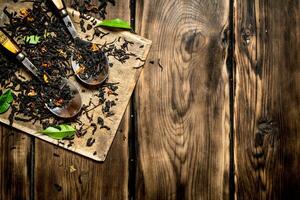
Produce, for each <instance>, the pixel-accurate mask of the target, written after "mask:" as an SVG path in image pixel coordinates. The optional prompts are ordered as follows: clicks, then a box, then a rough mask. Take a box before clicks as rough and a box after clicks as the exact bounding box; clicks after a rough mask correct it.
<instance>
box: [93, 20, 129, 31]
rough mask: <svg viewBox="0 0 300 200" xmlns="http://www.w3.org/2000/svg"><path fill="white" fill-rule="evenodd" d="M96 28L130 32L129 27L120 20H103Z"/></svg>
mask: <svg viewBox="0 0 300 200" xmlns="http://www.w3.org/2000/svg"><path fill="white" fill-rule="evenodd" d="M96 26H104V27H109V28H122V29H129V30H131V26H130V24H129V23H128V22H126V21H123V20H122V19H118V18H117V19H111V20H103V21H101V22H99V23H98V24H97V25H96Z"/></svg>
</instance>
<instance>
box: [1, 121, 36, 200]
mask: <svg viewBox="0 0 300 200" xmlns="http://www.w3.org/2000/svg"><path fill="white" fill-rule="evenodd" d="M30 142H31V139H30V137H29V136H27V135H26V134H25V133H21V132H19V131H16V130H14V129H12V128H9V127H7V126H6V125H0V152H1V156H0V199H24V200H25V199H29V198H30V176H31V154H30Z"/></svg>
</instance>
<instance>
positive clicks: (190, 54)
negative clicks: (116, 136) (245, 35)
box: [135, 0, 229, 199]
mask: <svg viewBox="0 0 300 200" xmlns="http://www.w3.org/2000/svg"><path fill="white" fill-rule="evenodd" d="M228 18H229V1H228V0H221V1H209V0H207V1H206V0H202V1H197V0H169V1H161V0H152V1H143V0H138V1H137V30H138V33H139V34H141V35H142V36H145V37H147V38H149V39H151V40H153V44H154V45H153V47H152V51H151V53H150V56H149V60H150V61H151V60H153V61H155V64H153V65H152V64H147V65H146V66H145V69H144V71H143V73H142V75H141V78H140V81H139V83H138V86H137V92H136V108H135V109H136V111H137V131H138V133H137V134H138V143H139V152H138V153H139V157H138V159H139V163H138V174H137V183H136V187H137V189H136V191H137V199H227V198H228V197H229V194H228V192H229V191H228V188H229V187H228V171H229V94H228V91H229V89H228V83H229V82H228V75H227V69H226V56H227V48H228V44H227V43H226V41H227V37H226V33H227V27H228ZM159 59H160V63H161V65H162V66H163V70H161V68H160V67H159V64H158V60H159Z"/></svg>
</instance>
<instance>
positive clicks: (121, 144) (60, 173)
mask: <svg viewBox="0 0 300 200" xmlns="http://www.w3.org/2000/svg"><path fill="white" fill-rule="evenodd" d="M128 10H129V1H120V2H117V5H116V6H115V7H110V8H109V16H108V17H109V18H113V17H119V18H123V19H125V20H128V21H129V20H130V12H128ZM125 11H126V12H125ZM129 132H130V108H128V109H127V111H126V113H125V115H124V117H123V120H122V122H121V125H120V128H119V130H118V133H117V135H116V138H115V140H114V143H113V145H112V148H111V150H110V152H109V155H108V157H107V159H106V161H105V162H104V163H98V162H93V161H91V160H89V159H86V158H83V157H80V156H78V155H75V154H73V153H70V152H67V151H65V150H62V149H60V148H56V147H54V146H53V145H49V144H48V143H46V142H43V141H37V142H36V157H35V162H36V164H35V172H36V173H35V199H47V198H48V197H49V196H51V198H52V199H66V200H69V199H74V200H75V199H79V200H81V199H85V200H89V199H91V200H97V199H127V198H128V197H127V195H128V185H127V183H128V158H129V156H128V145H127V144H128V135H129ZM57 155H59V157H58V156H57ZM71 166H73V167H74V168H76V171H75V172H73V173H70V167H71ZM59 186H60V187H61V188H60V187H59Z"/></svg>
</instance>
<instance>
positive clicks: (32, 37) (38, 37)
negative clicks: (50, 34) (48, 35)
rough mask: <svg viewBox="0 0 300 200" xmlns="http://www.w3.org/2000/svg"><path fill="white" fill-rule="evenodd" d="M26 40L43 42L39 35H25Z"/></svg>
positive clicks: (28, 42)
mask: <svg viewBox="0 0 300 200" xmlns="http://www.w3.org/2000/svg"><path fill="white" fill-rule="evenodd" d="M24 41H25V43H27V44H39V43H40V42H41V37H40V36H38V35H29V36H25V37H24Z"/></svg>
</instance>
